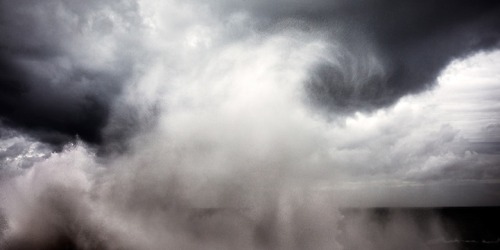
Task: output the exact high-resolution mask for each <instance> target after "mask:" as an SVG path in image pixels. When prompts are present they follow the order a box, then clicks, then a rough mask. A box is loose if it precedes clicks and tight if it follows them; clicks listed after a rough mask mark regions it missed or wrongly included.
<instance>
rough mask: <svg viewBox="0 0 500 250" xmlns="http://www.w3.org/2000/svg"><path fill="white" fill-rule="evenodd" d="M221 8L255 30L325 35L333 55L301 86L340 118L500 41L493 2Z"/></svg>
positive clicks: (393, 97)
mask: <svg viewBox="0 0 500 250" xmlns="http://www.w3.org/2000/svg"><path fill="white" fill-rule="evenodd" d="M222 5H223V6H225V7H226V8H227V9H230V10H232V11H234V10H240V9H249V10H250V11H251V12H252V13H253V14H254V15H255V16H256V17H257V19H259V22H260V23H261V25H262V27H269V26H273V24H275V23H276V22H278V23H281V24H280V25H282V23H283V22H285V23H289V24H291V25H297V23H299V26H301V27H303V28H305V29H320V30H324V31H327V32H328V33H329V36H330V37H329V39H330V40H331V41H333V42H334V43H337V42H340V44H341V48H340V50H338V48H335V51H334V52H332V55H331V56H330V57H329V58H326V59H325V60H324V62H320V63H318V65H317V67H315V68H314V69H313V70H312V71H311V75H310V80H309V81H308V82H307V85H306V87H307V89H308V91H309V93H310V95H311V99H312V101H313V102H315V103H317V104H320V106H322V107H326V108H327V109H328V110H330V111H334V112H341V113H343V112H353V111H357V110H361V111H363V110H364V111H366V110H374V109H377V108H380V107H384V106H387V105H390V104H393V103H394V102H395V101H397V100H398V99H399V98H400V97H401V96H404V95H407V94H411V93H416V92H419V91H422V90H425V89H427V88H429V87H432V85H433V84H434V81H435V79H436V77H437V76H438V75H439V73H440V71H441V70H442V69H443V68H444V67H445V66H446V65H447V64H448V63H449V62H450V61H451V60H453V59H456V58H460V57H464V56H466V55H469V54H470V53H473V52H475V51H478V50H488V49H492V48H496V47H498V45H499V40H500V2H498V1H494V0H484V1H473V0H459V1H451V0H444V1H433V0H424V1H397V0H382V1H371V0H355V1H344V0H340V1H324V0H315V1H292V0H283V1H273V2H268V1H253V2H251V3H244V4H241V3H225V2H224V4H222ZM242 5H244V6H242ZM293 20H296V21H297V20H300V22H296V21H293ZM264 29H266V28H264ZM371 59H372V60H373V59H374V60H375V61H373V62H371V63H370V60H371ZM332 61H333V62H332Z"/></svg>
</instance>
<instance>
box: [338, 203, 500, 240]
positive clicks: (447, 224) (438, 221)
mask: <svg viewBox="0 0 500 250" xmlns="http://www.w3.org/2000/svg"><path fill="white" fill-rule="evenodd" d="M341 213H342V215H343V216H344V219H343V224H346V225H348V224H350V223H352V220H355V218H359V217H360V215H363V216H364V217H368V218H370V221H372V222H373V223H374V224H377V225H378V226H379V227H381V228H384V227H387V226H386V225H388V224H389V223H391V220H394V218H395V217H398V218H403V219H404V220H406V221H411V222H412V223H414V224H415V225H416V227H418V228H419V233H420V234H421V235H422V240H423V241H424V244H422V245H421V246H419V247H416V246H411V245H408V247H406V248H405V249H432V250H434V249H435V250H438V249H459V250H493V249H495V250H500V207H444V208H344V209H342V210H341ZM365 221H366V220H365ZM430 224H434V225H439V227H440V228H441V229H442V231H440V232H438V233H431V232H429V231H431V230H432V227H430V226H429V225H430ZM383 236H384V235H382V237H383ZM386 236H387V235H386ZM388 237H390V236H388ZM388 240H389V239H388ZM390 240H392V239H390ZM348 249H349V248H348ZM352 249H358V248H352ZM381 250H382V249H381Z"/></svg>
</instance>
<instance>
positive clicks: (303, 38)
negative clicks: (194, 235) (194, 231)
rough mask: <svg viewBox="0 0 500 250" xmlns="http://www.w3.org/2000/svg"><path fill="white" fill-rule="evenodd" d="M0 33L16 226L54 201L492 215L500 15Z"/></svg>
mask: <svg viewBox="0 0 500 250" xmlns="http://www.w3.org/2000/svg"><path fill="white" fill-rule="evenodd" d="M0 34H1V37H0V187H1V189H0V190H1V191H0V197H1V199H0V207H2V208H3V210H4V211H5V214H6V215H5V217H6V218H7V219H9V218H10V219H11V221H14V222H15V223H14V224H15V225H22V224H23V223H22V220H21V219H20V218H22V217H23V216H26V215H25V214H23V213H27V214H31V213H33V212H32V210H29V209H34V210H36V208H33V207H38V206H47V207H44V209H46V210H50V209H51V208H50V206H48V205H46V204H45V203H43V202H40V201H39V197H45V196H44V195H47V194H51V192H52V191H51V192H48V191H44V190H54V187H57V188H55V189H57V190H58V191H57V192H62V194H61V195H60V196H57V195H56V196H55V197H60V199H64V200H65V202H67V200H66V198H61V197H66V196H65V195H64V194H67V195H69V194H74V193H75V192H76V193H78V194H84V196H85V197H87V196H88V197H87V198H88V199H89V201H88V202H89V203H86V201H85V202H84V201H82V202H83V203H85V205H82V207H83V208H82V207H80V205H78V206H79V208H78V209H76V210H77V211H80V210H81V209H83V210H85V211H87V210H88V207H92V206H98V207H100V209H101V208H102V211H112V210H113V209H115V208H116V207H127V209H131V210H134V209H136V210H138V211H139V210H141V209H145V210H147V209H146V208H148V209H149V208H150V207H151V206H156V205H158V204H157V200H158V199H162V198H165V199H168V198H166V197H174V196H175V197H177V198H176V199H180V198H179V197H181V198H182V200H183V201H184V202H185V203H183V204H189V207H220V206H222V207H248V206H249V205H248V204H253V203H255V201H256V200H255V199H257V198H255V197H264V196H265V195H264V194H266V193H274V194H276V193H280V194H281V193H282V192H285V193H294V191H293V190H299V189H300V190H307V193H313V194H315V195H316V194H318V195H326V196H328V197H334V198H333V199H334V200H335V203H336V204H338V205H339V206H348V207H349V206H481V205H500V191H499V190H500V188H499V187H500V165H499V164H500V102H499V101H498V100H500V70H499V69H500V2H499V1H495V0H491V1H490V0H481V1H473V0H458V1H457V0H441V1H434V0H423V1H410V0H378V1H375V0H333V1H327V0H312V1H299V0H278V1H264V0H248V1H229V0H213V1H201V0H199V1H198V0H188V1H177V0H168V1H149V0H137V1H135V0H120V1H105V0H88V1H77V0H44V1H38V0H17V1H8V0H0ZM172 183H174V184H172ZM179 186H180V187H179ZM181 187H182V188H181ZM172 189H173V190H177V191H170V190H172ZM116 190H122V191H123V192H118V194H119V195H117V193H116V192H117V191H116ZM162 190H168V192H167V191H165V192H167V193H168V194H163V193H162ZM179 190H181V191H179ZM283 190H286V191H283ZM304 192H305V191H304ZM172 193H175V195H174V194H172ZM96 194H99V195H97V196H98V197H99V198H95V197H96ZM70 196H71V195H70ZM276 196H279V197H281V195H276ZM20 197H22V198H20ZM55 197H52V199H57V198H55ZM106 197H108V198H109V197H113V199H111V200H113V201H109V200H108V198H106ZM273 197H274V196H273ZM87 198H86V199H87ZM20 200H22V201H20ZM257 200H258V201H259V202H263V203H264V202H265V200H266V199H265V198H262V199H261V198H258V199H257ZM136 203H139V204H141V205H137V204H136ZM33 204H38V205H33ZM40 204H41V205H40ZM44 204H45V205H44ZM89 204H94V205H89ZM95 204H100V205H95ZM134 204H136V205H134ZM162 204H163V203H162ZM235 204H236V205H235ZM75 206H76V205H75ZM186 206H188V205H186ZM26 207H30V208H29V209H28V208H26ZM18 210H20V211H24V212H14V211H18ZM34 210H33V211H34ZM70 210H71V209H70ZM30 211H31V212H30ZM99 211H101V210H99ZM127 211H129V210H127ZM134 211H135V210H134ZM147 211H149V210H147ZM75 213H76V212H75ZM85 213H86V212H85ZM89 213H90V212H89ZM102 213H104V214H105V213H108V212H102ZM102 213H101V214H102ZM124 213H125V212H124ZM90 214H92V213H90ZM94 217H95V216H94ZM118 217H119V215H118ZM94 219H95V218H94ZM95 220H97V219H95ZM117 220H118V219H117ZM16 223H17V224H16ZM88 223H91V222H88ZM92 223H93V222H92ZM0 224H1V223H0ZM14 224H12V225H14ZM9 225H10V226H11V227H15V226H12V225H11V224H9ZM18 229H19V228H18ZM19 230H21V229H19ZM14 231H15V230H14ZM0 236H1V234H0ZM138 244H139V243H138Z"/></svg>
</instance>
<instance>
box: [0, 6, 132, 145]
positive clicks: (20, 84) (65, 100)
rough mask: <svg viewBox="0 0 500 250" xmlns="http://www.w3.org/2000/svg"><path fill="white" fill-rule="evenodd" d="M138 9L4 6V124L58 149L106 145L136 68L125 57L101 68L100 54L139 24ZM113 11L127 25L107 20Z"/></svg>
mask: <svg viewBox="0 0 500 250" xmlns="http://www.w3.org/2000/svg"><path fill="white" fill-rule="evenodd" d="M134 8H135V5H134V4H133V2H131V1H117V2H113V3H106V2H102V1H86V2H85V3H83V2H79V1H27V0H25V1H1V2H0V33H1V34H2V38H0V119H1V120H2V122H3V123H4V124H5V125H7V126H10V127H13V128H17V129H19V130H21V131H25V132H28V133H29V134H30V135H32V136H35V137H37V138H38V139H41V140H42V141H45V142H49V143H52V144H54V145H61V144H63V143H65V142H67V141H68V140H72V139H74V138H75V137H76V136H78V137H79V138H81V139H82V140H84V141H87V142H90V143H94V144H97V143H101V142H102V134H101V130H102V128H103V127H104V126H105V125H106V122H107V119H108V117H109V114H110V106H111V105H112V102H113V100H114V99H115V98H116V96H118V94H119V93H120V91H121V89H122V87H123V85H124V82H125V81H126V80H127V79H128V78H129V77H130V75H131V73H130V72H131V68H132V65H133V62H132V61H131V60H130V58H127V56H129V54H130V53H123V52H119V53H115V54H112V55H111V56H110V58H108V59H105V60H107V61H104V62H102V61H99V60H101V58H102V55H99V54H98V53H101V52H102V51H104V53H107V51H106V50H111V49H108V48H99V46H103V47H104V46H106V45H105V44H102V43H105V42H106V39H112V38H109V37H107V35H109V34H111V33H113V30H114V29H116V28H117V27H115V26H118V25H122V26H124V25H135V24H134V22H136V21H137V20H134V19H133V17H134V16H133V15H134ZM108 9H110V10H111V11H113V13H114V14H116V15H117V16H119V17H120V18H121V20H120V21H121V22H122V23H121V24H117V22H116V21H114V20H112V19H111V18H110V17H109V16H107V15H106V13H103V11H104V10H108ZM123 23H125V24H123ZM118 28H120V27H118ZM121 42H122V43H123V44H118V45H117V46H118V47H120V46H130V44H129V42H127V41H126V40H125V41H121ZM110 53H113V52H110Z"/></svg>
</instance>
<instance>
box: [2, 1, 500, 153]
mask: <svg viewBox="0 0 500 250" xmlns="http://www.w3.org/2000/svg"><path fill="white" fill-rule="evenodd" d="M211 7H212V8H211V10H213V11H214V12H219V13H221V14H222V18H224V17H225V16H228V13H234V12H236V11H245V12H249V13H250V14H251V18H253V19H254V20H255V21H256V23H258V24H259V26H258V27H261V28H262V30H261V31H263V34H264V35H265V34H266V32H272V31H273V30H275V29H276V27H283V26H282V25H283V23H285V25H286V23H289V24H290V25H295V24H297V23H300V25H302V26H303V27H304V28H305V29H309V30H312V31H314V30H316V31H323V32H326V34H328V38H327V40H328V41H331V43H332V44H335V45H336V47H335V49H332V50H333V51H332V52H331V55H328V56H325V58H324V60H323V61H320V62H318V64H317V65H316V67H314V68H313V69H311V72H310V76H309V80H308V81H307V82H306V83H305V86H306V89H307V91H308V94H309V97H310V99H311V100H312V102H313V103H315V104H317V107H320V108H323V109H326V110H328V111H329V112H330V113H331V114H334V115H336V114H348V113H352V112H355V111H371V110H375V109H378V108H381V107H385V106H387V105H391V104H393V103H395V102H396V101H397V100H398V99H399V98H400V97H402V96H405V95H408V94H411V93H417V92H419V91H422V90H425V89H427V88H428V87H431V86H432V85H433V82H434V81H435V79H436V77H437V76H438V74H439V73H440V71H441V70H442V69H443V68H444V67H445V66H446V65H447V64H448V63H449V62H450V61H451V60H453V59H454V58H458V57H463V56H466V55H468V54H470V53H472V52H475V51H478V50H487V49H492V48H496V47H498V44H499V40H500V2H498V1H493V0H484V1H472V0H459V1H452V0H444V1H431V0H424V1H408V0H405V1H396V0H382V1H370V0H355V1H347V0H340V1H324V0H314V1H292V0H282V1H272V2H269V1H246V2H234V1H225V0H221V1H218V2H216V3H214V4H213V5H212V6H211ZM137 8H138V7H137V4H136V3H134V2H133V1H119V2H113V3H111V2H109V3H108V2H105V1H89V2H88V3H87V4H85V5H82V4H81V3H79V2H78V1H45V2H38V1H28V0H25V1H16V2H12V1H1V2H0V32H1V34H2V38H1V39H0V119H1V120H2V122H3V123H4V124H7V125H9V126H11V127H14V128H17V129H19V130H22V131H27V132H29V133H30V134H31V135H32V136H35V137H36V138H39V139H41V140H43V141H46V142H50V143H53V144H63V143H64V142H66V141H67V140H69V139H72V138H75V137H76V136H79V137H80V138H81V139H82V140H84V141H86V142H90V143H94V144H101V143H103V141H106V138H105V137H106V135H105V134H112V135H113V134H123V133H120V132H115V131H106V132H104V128H105V126H106V125H107V123H108V121H109V119H110V109H111V106H112V105H113V103H114V101H115V99H116V97H117V96H118V95H119V93H120V91H121V89H122V88H123V85H124V82H126V81H127V80H129V78H130V77H131V73H130V72H131V71H132V70H131V69H132V67H133V65H134V63H136V62H137V61H140V60H141V59H140V58H137V57H127V56H122V55H115V56H114V57H113V58H114V61H113V62H112V63H110V65H111V66H110V67H101V66H99V65H98V64H97V63H93V62H92V61H89V60H90V59H88V58H81V55H80V54H78V53H75V51H78V50H88V49H89V48H86V47H82V48H80V47H81V46H82V44H75V43H76V42H78V41H79V40H81V38H82V37H84V36H85V34H91V36H89V37H90V38H88V39H89V40H88V43H89V46H90V45H94V44H97V45H98V44H99V43H100V42H101V41H100V40H98V39H97V40H96V39H92V37H93V36H95V37H100V36H104V37H105V36H106V34H108V33H111V32H113V30H115V29H116V26H117V24H116V23H115V21H113V20H111V19H109V17H107V16H106V15H98V13H99V11H101V10H106V9H110V10H112V11H114V13H115V14H116V15H118V16H121V18H122V22H126V23H129V25H128V26H134V25H136V26H135V27H136V28H135V29H131V31H130V32H136V31H138V29H137V27H138V26H137V25H138V23H140V21H138V16H137V13H136V12H137ZM61 13H62V14H61ZM96 13H97V14H96ZM292 23H293V24H292ZM277 25H278V26H277ZM125 26H126V25H125ZM128 26H127V27H128ZM138 36H139V35H138ZM117 43H118V44H117V46H118V47H119V48H122V49H121V50H120V53H121V52H122V51H129V49H128V48H129V47H130V45H129V44H127V43H126V42H125V41H122V40H121V39H118V42H117ZM337 45H338V46H337ZM84 52H85V51H84ZM88 54H92V52H88ZM96 57H98V56H96ZM92 64H96V65H95V67H92V66H89V65H92ZM125 112H128V111H125ZM114 115H115V116H117V117H121V116H123V115H121V114H114ZM127 131H128V130H127ZM127 133H128V132H127ZM120 136H121V135H120ZM121 137H123V136H121Z"/></svg>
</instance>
